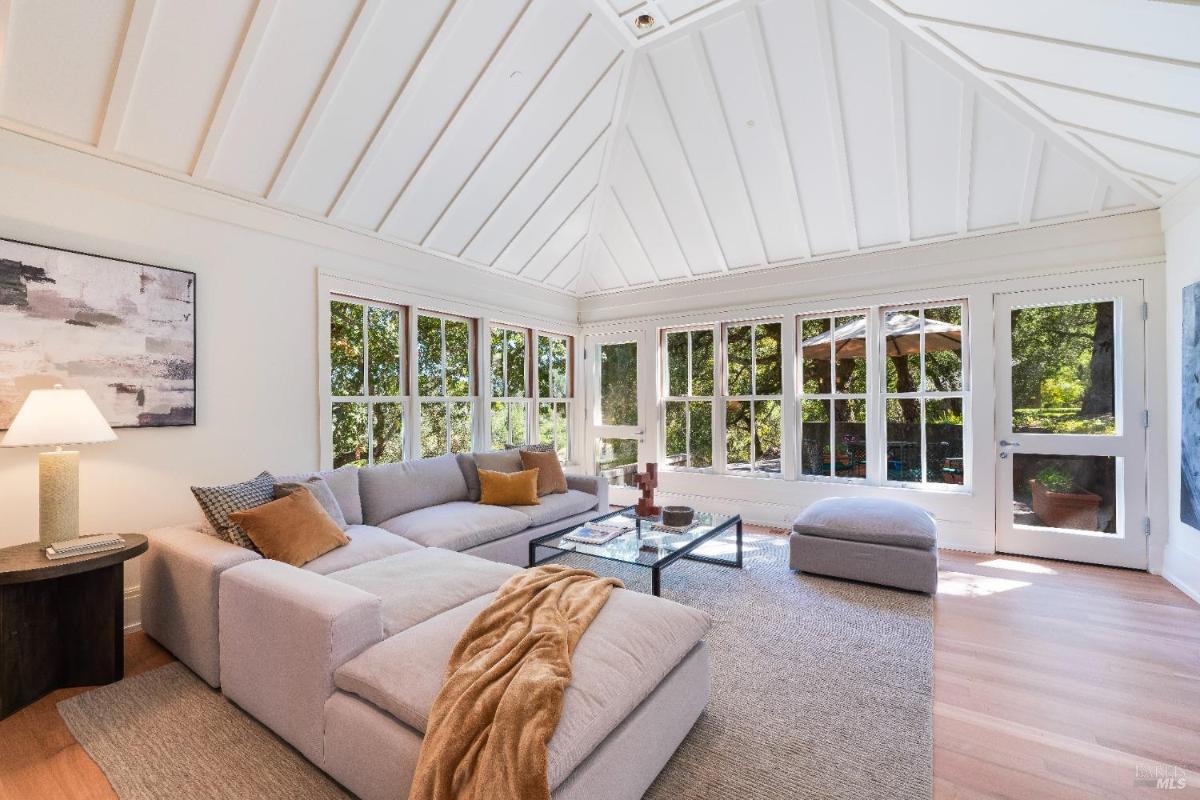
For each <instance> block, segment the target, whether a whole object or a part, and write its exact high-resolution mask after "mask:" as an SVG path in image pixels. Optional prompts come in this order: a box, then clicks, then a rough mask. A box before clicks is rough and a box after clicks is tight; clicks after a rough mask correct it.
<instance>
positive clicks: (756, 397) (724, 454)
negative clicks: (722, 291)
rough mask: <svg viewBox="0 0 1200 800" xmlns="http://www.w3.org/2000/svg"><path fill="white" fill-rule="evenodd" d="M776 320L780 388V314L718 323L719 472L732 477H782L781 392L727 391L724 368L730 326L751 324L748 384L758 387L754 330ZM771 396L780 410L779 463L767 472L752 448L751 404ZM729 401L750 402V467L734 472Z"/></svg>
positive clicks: (784, 352)
mask: <svg viewBox="0 0 1200 800" xmlns="http://www.w3.org/2000/svg"><path fill="white" fill-rule="evenodd" d="M775 322H778V323H779V330H780V342H779V346H780V388H781V389H782V388H784V380H783V373H784V370H783V363H782V362H783V361H785V360H786V358H787V350H786V348H787V343H786V342H785V341H784V338H783V330H784V327H785V326H784V324H783V322H784V321H783V319H782V318H780V317H764V318H762V319H750V320H736V321H732V322H725V323H722V324H721V326H720V327H721V338H720V342H721V359H720V360H721V374H720V383H719V384H717V385H716V386H717V387H719V388H720V390H721V394H720V396H719V400H720V417H721V426H720V429H721V439H720V442H721V446H720V448H719V449H720V451H721V473H722V474H725V475H730V476H732V477H737V478H758V479H760V480H783V479H784V478H785V476H786V465H785V464H784V463H783V462H784V459H783V447H784V442H786V441H787V438H788V430H787V419H786V417H785V415H784V413H783V411H784V394H783V393H782V392H781V393H780V394H770V395H760V394H745V395H743V394H738V395H735V394H729V370H728V368H727V365H728V353H729V329H730V328H739V327H744V326H749V328H750V388H751V390H752V391H757V389H758V375H757V372H758V352H757V348H755V346H754V344H755V341H756V339H757V334H756V333H755V328H757V327H758V326H759V325H769V324H771V323H775ZM772 400H775V401H778V402H779V412H780V417H779V425H780V454H779V455H780V463H779V471H778V472H769V471H767V470H760V469H758V468H757V464H758V454H757V453H756V452H754V429H755V408H754V406H755V403H761V402H769V401H772ZM730 401H738V402H749V403H750V469H748V470H737V471H736V472H735V471H731V470H730V469H729V435H728V433H729V431H728V425H727V419H726V412H727V409H728V407H729V402H730ZM713 438H714V439H715V438H716V436H715V434H714V437H713ZM713 449H714V450H717V449H718V448H717V443H716V442H715V441H714V442H713ZM714 462H715V459H714ZM715 466H716V464H715V463H714V467H715Z"/></svg>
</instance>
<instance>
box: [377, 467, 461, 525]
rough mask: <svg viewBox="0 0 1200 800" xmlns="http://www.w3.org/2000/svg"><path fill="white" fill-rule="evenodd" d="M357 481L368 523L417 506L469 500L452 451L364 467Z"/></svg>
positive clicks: (422, 506) (396, 514) (394, 515)
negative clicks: (441, 454)
mask: <svg viewBox="0 0 1200 800" xmlns="http://www.w3.org/2000/svg"><path fill="white" fill-rule="evenodd" d="M358 482H359V493H360V494H361V495H362V507H363V519H364V520H365V521H366V523H367V524H368V525H378V524H379V523H381V522H383V521H384V520H388V519H391V518H392V517H398V516H400V515H401V514H407V513H408V512H409V511H416V510H417V509H419V508H428V507H429V506H436V505H439V504H441V503H449V502H452V501H455V500H466V499H468V493H467V481H466V478H464V477H463V473H462V470H461V469H459V467H458V457H457V456H455V455H454V454H453V453H450V454H447V455H444V456H438V457H437V458H418V459H413V460H412V461H401V462H400V463H399V464H381V465H378V466H374V467H363V468H362V469H360V470H359V476H358Z"/></svg>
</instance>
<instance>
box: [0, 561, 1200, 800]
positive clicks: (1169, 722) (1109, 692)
mask: <svg viewBox="0 0 1200 800" xmlns="http://www.w3.org/2000/svg"><path fill="white" fill-rule="evenodd" d="M942 571H943V576H942V590H941V592H940V593H939V594H938V597H937V600H936V603H935V611H934V624H935V635H934V682H935V689H934V782H935V789H934V791H935V796H936V797H937V798H938V800H958V799H959V798H1013V799H1014V800H1017V799H1018V798H1019V799H1020V800H1030V799H1031V798H1038V799H1039V800H1040V799H1041V798H1047V799H1053V798H1091V797H1103V798H1117V797H1151V796H1153V797H1160V798H1162V797H1169V798H1176V797H1178V798H1183V797H1200V606H1197V605H1196V604H1195V603H1193V602H1192V601H1191V600H1189V599H1188V598H1187V597H1185V596H1184V595H1183V594H1182V593H1180V592H1179V591H1178V590H1176V589H1175V588H1174V587H1173V586H1171V585H1170V584H1168V583H1167V582H1166V581H1164V580H1163V579H1161V578H1158V577H1155V576H1152V575H1147V574H1145V573H1140V572H1132V571H1128V570H1117V569H1106V568H1103V567H1090V566H1084V565H1079V564H1068V563H1063V562H1058V561H1041V560H1037V559H1031V558H1019V557H1015V556H986V555H975V554H970V553H959V552H952V551H943V553H942ZM125 657H126V674H127V675H136V674H137V673H139V672H144V671H146V670H149V669H153V668H155V667H158V666H161V665H162V664H165V663H167V662H169V661H170V660H171V656H170V654H168V653H167V652H165V651H164V650H162V648H160V647H159V646H158V645H157V644H155V643H154V642H153V641H151V640H150V639H148V638H147V637H146V636H144V635H143V634H140V633H137V634H133V635H131V636H130V637H129V638H128V639H127V642H126V648H125ZM80 691H85V690H82V689H67V690H62V691H59V692H55V693H54V694H52V695H50V696H48V697H45V698H43V699H42V700H40V701H38V702H37V703H35V704H34V705H32V706H30V707H28V708H26V709H24V710H22V711H19V712H18V713H16V714H14V715H13V716H12V717H9V718H8V719H6V720H4V721H3V722H0V800H31V799H32V798H112V797H114V795H113V793H112V790H111V789H110V788H109V785H108V781H107V780H105V778H104V775H103V774H102V773H101V772H100V770H99V769H98V768H97V767H96V765H95V764H94V763H92V761H91V759H90V758H88V756H87V754H86V753H84V751H83V749H82V748H81V747H80V746H79V745H78V744H77V743H76V742H75V740H74V739H73V738H72V737H71V734H70V732H69V731H68V730H67V727H66V725H65V723H64V722H63V721H62V718H61V717H59V715H58V713H57V711H56V710H55V704H56V703H57V702H58V701H59V700H62V699H64V698H66V697H70V696H71V695H72V694H76V693H78V692H80ZM1156 767H1158V768H1159V769H1160V771H1163V774H1169V771H1170V769H1171V768H1174V767H1178V768H1181V769H1184V770H1187V780H1188V785H1187V787H1186V788H1183V789H1177V790H1174V791H1168V792H1166V793H1165V794H1164V791H1163V790H1162V789H1155V788H1153V784H1152V785H1151V786H1150V787H1146V786H1139V785H1138V780H1139V778H1144V777H1146V776H1145V775H1144V774H1143V775H1139V773H1138V772H1137V770H1138V768H1142V769H1143V770H1148V771H1150V774H1151V775H1152V774H1153V770H1154V769H1155V768H1156Z"/></svg>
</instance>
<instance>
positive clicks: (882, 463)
mask: <svg viewBox="0 0 1200 800" xmlns="http://www.w3.org/2000/svg"><path fill="white" fill-rule="evenodd" d="M950 306H958V307H959V309H960V312H959V314H960V320H961V321H960V323H959V328H960V329H961V333H960V336H961V338H962V349H961V350H960V353H961V359H960V360H961V362H962V373H961V374H962V388H961V389H960V390H958V391H954V392H941V391H928V390H926V388H925V382H926V379H927V375H926V372H925V355H926V350H925V326H924V325H922V326H921V349H920V356H921V358H920V361H919V363H918V367H917V368H918V370H919V373H920V376H921V381H920V385H919V386H918V387H917V391H915V392H889V391H888V389H887V365H888V362H887V336H885V335H884V321H885V320H886V319H887V315H888V314H889V313H891V312H894V311H914V310H915V311H917V312H918V313H919V315H920V318H921V319H922V320H923V319H924V318H925V311H926V310H928V309H934V308H947V307H950ZM875 327H876V331H877V333H876V336H875V340H876V341H875V346H874V347H873V348H871V351H869V352H874V353H875V355H876V360H877V366H876V368H875V370H874V372H875V376H876V381H877V385H878V390H877V392H876V395H877V402H878V406H879V411H878V412H876V418H877V420H878V424H877V425H876V428H877V431H878V432H877V434H876V438H877V440H878V441H877V442H876V449H877V457H876V463H877V464H878V465H879V466H878V469H879V474H878V478H877V479H876V480H875V481H872V483H873V484H874V485H879V486H888V487H899V488H904V489H917V490H920V491H935V492H951V493H957V492H969V491H971V485H972V484H971V476H972V464H971V457H970V444H969V442H970V436H971V418H970V416H971V411H970V409H971V384H970V380H971V360H970V359H971V347H970V308H969V304H968V302H967V300H966V298H957V299H950V300H929V301H922V302H919V303H897V304H892V305H886V306H879V307H878V308H877V309H876V313H875ZM867 369H868V370H869V371H870V370H871V365H870V364H868V365H867ZM905 399H914V400H917V401H918V403H919V404H920V409H921V421H920V430H921V455H920V464H921V480H919V481H912V480H898V481H894V480H890V479H889V478H888V476H887V445H888V435H887V424H888V419H887V403H888V401H889V400H905ZM928 400H959V401H960V402H961V403H962V420H963V422H962V451H963V455H962V462H963V480H962V483H961V484H958V483H935V482H930V481H929V472H928V464H927V456H928V442H927V441H926V439H927V436H928V430H927V429H926V421H925V420H926V416H925V409H926V404H927V401H928ZM870 413H871V412H870V410H868V415H870Z"/></svg>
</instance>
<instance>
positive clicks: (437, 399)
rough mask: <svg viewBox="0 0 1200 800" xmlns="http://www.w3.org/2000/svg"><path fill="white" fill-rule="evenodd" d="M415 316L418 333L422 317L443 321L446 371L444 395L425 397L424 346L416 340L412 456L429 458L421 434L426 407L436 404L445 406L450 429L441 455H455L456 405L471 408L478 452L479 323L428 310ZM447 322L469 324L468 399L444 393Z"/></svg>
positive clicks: (443, 379)
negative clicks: (422, 377) (422, 374)
mask: <svg viewBox="0 0 1200 800" xmlns="http://www.w3.org/2000/svg"><path fill="white" fill-rule="evenodd" d="M413 314H414V317H413V320H414V332H416V331H418V330H419V325H420V317H427V318H431V319H437V320H440V321H441V348H442V352H441V371H442V379H441V384H442V392H443V394H441V395H423V394H421V393H420V392H421V385H420V352H421V345H420V341H419V340H414V341H413V363H414V366H415V367H416V370H415V373H416V374H415V376H414V377H415V379H416V380H417V383H416V384H415V385H414V387H413V388H414V389H415V392H414V394H413V399H414V405H415V407H416V414H414V418H413V422H414V438H413V439H411V440H410V441H412V443H413V450H412V455H413V456H414V457H416V458H425V457H426V456H425V454H424V452H423V451H422V449H421V431H422V430H423V428H424V426H423V422H424V417H425V407H426V406H431V405H435V404H439V405H441V406H442V413H443V414H444V416H445V426H446V441H445V445H446V449H445V450H443V451H442V452H441V453H439V454H438V455H445V454H447V453H452V452H454V451H453V450H452V443H453V441H454V431H453V428H452V420H451V412H450V406H451V404H454V403H468V404H470V406H471V431H472V436H471V449H472V450H474V449H475V447H476V446H477V440H476V437H475V435H474V432H475V430H476V429H477V427H478V420H479V406H480V402H479V401H480V396H479V394H478V393H472V392H473V390H474V389H475V388H476V386H477V380H478V376H477V369H478V366H477V364H476V362H477V361H478V358H477V357H476V350H477V343H476V336H477V330H476V328H477V326H478V320H476V319H474V318H471V317H463V316H459V315H457V314H448V313H445V312H441V311H432V310H430V309H426V308H417V309H414V311H413ZM447 322H463V323H466V325H467V387H468V393H467V394H465V395H448V394H444V392H445V391H446V388H447V383H448V382H447V380H446V323H447ZM430 457H433V456H430Z"/></svg>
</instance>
